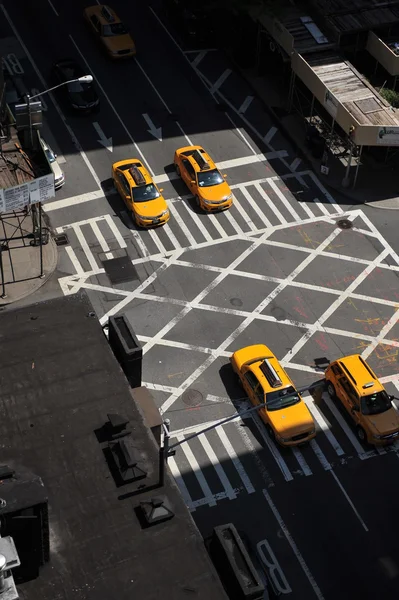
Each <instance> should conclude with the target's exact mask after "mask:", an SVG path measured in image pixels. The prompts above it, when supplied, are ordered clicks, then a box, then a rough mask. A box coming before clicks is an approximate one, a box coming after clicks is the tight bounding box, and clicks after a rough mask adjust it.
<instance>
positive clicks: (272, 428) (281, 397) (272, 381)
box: [230, 344, 316, 446]
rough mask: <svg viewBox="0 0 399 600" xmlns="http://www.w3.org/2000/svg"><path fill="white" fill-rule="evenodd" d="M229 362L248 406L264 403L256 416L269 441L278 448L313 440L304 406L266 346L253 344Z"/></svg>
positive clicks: (312, 428)
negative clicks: (264, 428)
mask: <svg viewBox="0 0 399 600" xmlns="http://www.w3.org/2000/svg"><path fill="white" fill-rule="evenodd" d="M230 362H231V365H232V367H233V370H234V371H235V372H236V373H237V375H238V378H239V381H240V383H241V385H242V386H243V388H244V390H245V392H246V393H247V394H248V397H249V399H250V401H251V403H252V404H253V405H256V404H264V403H265V402H266V406H265V407H264V408H260V409H259V415H260V417H261V418H262V420H263V421H264V423H265V424H266V427H267V430H268V432H269V435H270V436H271V437H272V439H274V440H276V441H277V442H278V443H279V444H281V445H282V446H297V445H298V444H303V443H305V442H309V441H310V440H311V439H313V438H314V437H315V435H316V428H315V424H314V421H313V418H312V415H311V414H310V412H309V409H308V407H307V406H306V404H305V403H304V401H303V400H302V398H301V395H300V394H299V392H297V390H296V389H295V387H294V384H293V383H292V381H291V379H290V378H289V376H288V374H287V373H286V372H285V371H284V369H283V368H282V366H281V365H280V363H279V362H278V360H277V358H276V357H275V356H274V354H273V352H272V351H271V350H269V348H268V347H267V346H264V345H263V344H255V345H253V346H247V347H246V348H242V349H241V350H237V351H236V352H234V354H233V355H232V356H231V357H230Z"/></svg>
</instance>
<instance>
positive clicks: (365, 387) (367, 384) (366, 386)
mask: <svg viewBox="0 0 399 600" xmlns="http://www.w3.org/2000/svg"><path fill="white" fill-rule="evenodd" d="M373 386H374V383H373V382H372V381H370V382H369V383H365V384H364V386H363V389H364V390H366V389H367V388H370V387H373Z"/></svg>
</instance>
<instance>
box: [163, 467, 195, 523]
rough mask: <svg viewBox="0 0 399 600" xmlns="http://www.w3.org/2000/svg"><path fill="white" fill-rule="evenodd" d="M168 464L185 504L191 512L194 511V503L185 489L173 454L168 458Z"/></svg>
mask: <svg viewBox="0 0 399 600" xmlns="http://www.w3.org/2000/svg"><path fill="white" fill-rule="evenodd" d="M168 466H169V468H170V470H171V473H172V475H173V478H174V480H175V481H176V484H177V487H178V488H179V490H180V493H181V495H182V498H183V500H184V503H185V505H186V506H187V507H188V508H189V509H190V510H191V511H192V512H194V511H195V507H194V503H193V501H192V498H191V496H190V493H189V491H188V489H187V486H186V484H185V483H184V479H183V477H182V474H181V473H180V470H179V467H178V466H177V463H176V461H175V458H174V456H170V457H169V458H168Z"/></svg>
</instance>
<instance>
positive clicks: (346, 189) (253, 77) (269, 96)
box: [237, 67, 399, 210]
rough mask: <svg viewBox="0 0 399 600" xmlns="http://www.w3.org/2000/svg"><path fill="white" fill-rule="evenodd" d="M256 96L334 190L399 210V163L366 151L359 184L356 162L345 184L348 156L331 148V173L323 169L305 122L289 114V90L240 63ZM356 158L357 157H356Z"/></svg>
mask: <svg viewBox="0 0 399 600" xmlns="http://www.w3.org/2000/svg"><path fill="white" fill-rule="evenodd" d="M237 68H238V69H239V70H240V72H241V74H242V75H243V76H244V78H245V79H246V80H247V82H248V83H249V84H250V86H251V87H252V89H253V90H254V92H255V93H256V94H257V96H258V97H259V98H260V99H261V100H262V101H263V102H264V104H265V105H266V107H267V108H268V110H269V112H270V113H271V114H272V115H273V117H274V119H275V121H276V126H278V128H279V129H280V130H281V131H282V133H284V135H285V136H286V137H287V138H288V139H289V140H290V141H291V143H292V144H293V146H294V147H295V148H296V151H297V153H298V155H299V156H300V157H301V158H303V159H304V160H305V161H306V162H307V163H308V164H309V165H311V168H312V169H313V171H314V172H315V173H316V174H317V176H318V178H319V179H320V181H321V182H322V183H323V185H325V186H326V187H327V188H330V191H332V193H333V192H334V191H336V192H338V193H339V195H340V196H341V198H344V199H346V201H347V202H348V204H350V205H353V204H368V205H370V206H373V207H375V208H385V209H391V210H399V181H398V177H397V173H396V171H397V169H396V167H394V166H392V164H391V165H384V164H380V163H378V162H376V161H373V159H372V158H369V157H367V156H366V155H365V154H363V155H362V157H361V164H360V167H359V171H358V178H357V182H356V187H355V188H353V181H354V178H355V166H351V167H350V171H349V181H350V185H349V186H345V185H343V180H344V178H345V174H346V166H347V160H345V159H339V158H336V156H335V155H333V154H332V153H331V152H328V163H327V166H328V167H329V173H328V175H324V174H323V173H321V170H320V167H321V159H316V158H314V156H313V155H312V153H311V151H310V149H309V147H308V146H307V144H306V139H305V136H306V125H305V122H304V120H303V119H302V118H301V117H300V115H299V114H298V113H296V112H295V113H294V112H293V113H292V114H288V113H287V110H286V107H287V104H286V103H287V93H288V92H287V90H285V89H284V90H283V89H282V87H281V86H279V85H278V83H277V82H276V81H275V80H274V79H273V78H272V77H270V76H268V75H266V76H265V75H261V76H259V75H257V74H255V73H254V72H253V70H251V69H242V68H240V67H237ZM356 160H357V159H356Z"/></svg>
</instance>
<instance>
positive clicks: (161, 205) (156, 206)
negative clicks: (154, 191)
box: [134, 196, 168, 217]
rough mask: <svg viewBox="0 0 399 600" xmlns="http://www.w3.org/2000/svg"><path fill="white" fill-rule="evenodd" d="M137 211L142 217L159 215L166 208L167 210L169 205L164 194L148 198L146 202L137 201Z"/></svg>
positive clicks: (135, 204) (135, 205)
mask: <svg viewBox="0 0 399 600" xmlns="http://www.w3.org/2000/svg"><path fill="white" fill-rule="evenodd" d="M134 208H135V211H136V213H137V214H138V215H140V216H141V217H158V215H160V214H161V213H162V212H163V211H164V210H167V208H168V205H167V204H166V200H165V198H164V197H163V196H160V197H159V198H155V199H154V200H146V201H145V202H135V203H134Z"/></svg>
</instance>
